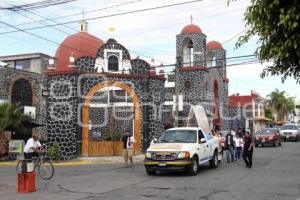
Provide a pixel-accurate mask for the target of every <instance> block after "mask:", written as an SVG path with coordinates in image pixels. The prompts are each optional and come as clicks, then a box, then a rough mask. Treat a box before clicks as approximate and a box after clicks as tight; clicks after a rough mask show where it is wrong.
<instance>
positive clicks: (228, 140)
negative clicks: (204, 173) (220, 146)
mask: <svg viewBox="0 0 300 200" xmlns="http://www.w3.org/2000/svg"><path fill="white" fill-rule="evenodd" d="M225 147H226V150H227V151H226V158H227V163H230V162H233V161H234V140H233V135H232V133H231V130H229V132H228V133H227V135H226V137H225Z"/></svg>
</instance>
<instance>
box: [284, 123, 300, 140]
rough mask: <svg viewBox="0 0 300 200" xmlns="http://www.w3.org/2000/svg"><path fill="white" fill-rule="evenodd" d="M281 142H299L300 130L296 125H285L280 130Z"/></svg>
mask: <svg viewBox="0 0 300 200" xmlns="http://www.w3.org/2000/svg"><path fill="white" fill-rule="evenodd" d="M280 135H281V138H282V140H284V141H286V140H295V141H297V142H298V141H299V140H300V128H299V126H298V125H297V124H285V125H283V126H282V129H281V130H280Z"/></svg>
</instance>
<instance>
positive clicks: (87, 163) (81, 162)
mask: <svg viewBox="0 0 300 200" xmlns="http://www.w3.org/2000/svg"><path fill="white" fill-rule="evenodd" d="M123 162H124V161H102V162H101V161H100V162H99V161H98V162H91V161H70V162H68V161H67V162H59V163H55V162H53V163H52V164H53V166H57V167H60V166H80V165H99V164H100V165H101V164H113V163H123ZM135 162H136V163H141V162H142V161H135ZM16 165H17V162H0V167H1V166H14V167H15V166H16Z"/></svg>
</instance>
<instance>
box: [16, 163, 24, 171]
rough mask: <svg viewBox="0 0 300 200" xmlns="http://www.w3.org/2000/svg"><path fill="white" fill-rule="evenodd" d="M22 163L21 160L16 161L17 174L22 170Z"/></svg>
mask: <svg viewBox="0 0 300 200" xmlns="http://www.w3.org/2000/svg"><path fill="white" fill-rule="evenodd" d="M22 163H23V160H19V162H18V163H17V166H16V171H17V174H19V173H21V172H22Z"/></svg>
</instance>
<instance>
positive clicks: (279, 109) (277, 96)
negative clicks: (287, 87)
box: [267, 89, 295, 121]
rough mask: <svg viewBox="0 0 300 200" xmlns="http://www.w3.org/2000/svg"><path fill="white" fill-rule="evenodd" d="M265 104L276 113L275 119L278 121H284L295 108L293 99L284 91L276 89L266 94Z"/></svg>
mask: <svg viewBox="0 0 300 200" xmlns="http://www.w3.org/2000/svg"><path fill="white" fill-rule="evenodd" d="M267 104H268V106H269V108H271V110H272V112H273V113H276V114H277V120H279V121H284V120H285V119H286V117H287V115H288V114H289V113H290V112H292V111H293V110H294V108H295V101H294V99H293V98H291V97H288V96H287V95H286V94H285V91H279V90H278V89H275V91H273V92H271V94H269V95H268V96H267Z"/></svg>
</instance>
